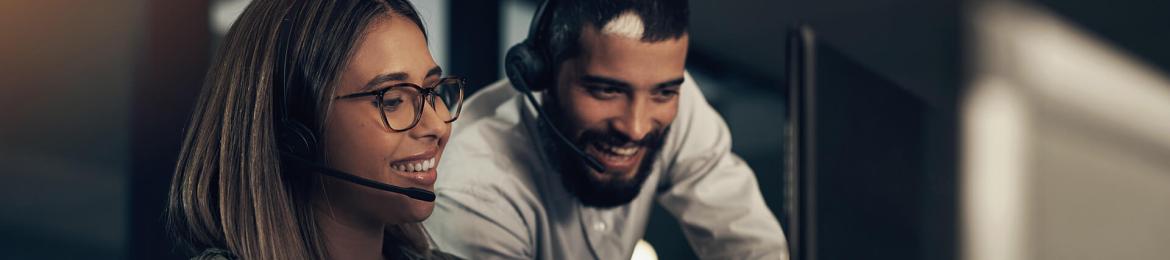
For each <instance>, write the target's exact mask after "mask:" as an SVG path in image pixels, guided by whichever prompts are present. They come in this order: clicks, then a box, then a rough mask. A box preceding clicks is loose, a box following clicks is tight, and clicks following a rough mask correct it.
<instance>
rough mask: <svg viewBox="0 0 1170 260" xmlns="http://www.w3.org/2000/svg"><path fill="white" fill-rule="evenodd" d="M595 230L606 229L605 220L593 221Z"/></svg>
mask: <svg viewBox="0 0 1170 260" xmlns="http://www.w3.org/2000/svg"><path fill="white" fill-rule="evenodd" d="M593 230H594V231H605V222H600V221H598V222H595V223H593Z"/></svg>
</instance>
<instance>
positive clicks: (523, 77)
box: [504, 0, 556, 91]
mask: <svg viewBox="0 0 1170 260" xmlns="http://www.w3.org/2000/svg"><path fill="white" fill-rule="evenodd" d="M555 2H556V1H555V0H548V1H544V2H543V3H541V4H540V7H539V8H537V9H536V14H535V16H533V18H532V23H531V24H529V26H528V38H526V39H524V41H521V42H520V43H517V44H516V45H513V46H512V48H508V53H507V54H505V55H504V71H505V74H507V75H508V80H509V81H511V82H512V86H513V87H517V86H518V85H520V84H516V83H517V82H521V84H525V85H527V87H528V88H529V89H531V90H542V89H544V88H545V87H548V86H550V85H552V84H554V83H555V82H554V81H553V78H554V77H553V74H554V72H553V71H550V70H552V68H551V67H552V65H553V64H552V62H553V61H552V57H551V55H552V54H551V53H550V52H551V49H550V48H549V47H550V46H547V45H548V44H549V43H550V42H549V33H551V32H550V31H549V30H548V28H547V27H548V26H550V25H549V24H551V23H552V16H553V14H552V12H553V11H552V10H554V8H555V6H554V5H555V4H556V3H555ZM517 89H518V90H521V91H524V90H522V89H519V88H517Z"/></svg>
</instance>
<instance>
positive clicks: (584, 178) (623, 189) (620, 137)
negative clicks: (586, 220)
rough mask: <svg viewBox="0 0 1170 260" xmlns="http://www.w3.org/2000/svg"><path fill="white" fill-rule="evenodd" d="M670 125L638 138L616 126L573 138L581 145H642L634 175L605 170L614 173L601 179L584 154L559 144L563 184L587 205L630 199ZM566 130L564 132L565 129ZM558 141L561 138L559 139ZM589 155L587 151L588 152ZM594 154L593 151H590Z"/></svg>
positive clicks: (607, 205)
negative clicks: (629, 136) (619, 130)
mask: <svg viewBox="0 0 1170 260" xmlns="http://www.w3.org/2000/svg"><path fill="white" fill-rule="evenodd" d="M669 131H670V128H669V127H665V128H661V129H655V130H654V131H651V132H650V133H648V134H647V135H646V137H645V138H642V140H639V141H631V140H630V139H629V138H628V137H626V135H624V134H622V133H620V132H618V131H615V130H613V129H606V130H603V131H597V130H590V129H587V130H585V131H584V132H582V133H581V134H580V135H579V136H577V137H576V138H574V139H573V140H572V141H573V143H574V145H576V146H577V147H578V148H579V149H582V150H584V149H586V147H587V146H591V145H598V144H608V145H615V146H618V145H628V144H631V143H633V145H635V146H636V147H638V148H639V149H642V153H643V155H642V158H641V160H640V161H639V164H638V167H637V169H636V170H635V172H634V173H633V176H630V177H628V178H627V177H626V176H625V175H628V174H629V173H628V172H605V173H600V174H602V175H608V176H613V178H608V179H607V180H602V179H599V178H598V177H597V176H596V174H594V173H593V169H592V168H590V167H589V166H588V165H586V164H585V161H584V160H582V158H581V156H580V155H579V154H577V153H576V152H574V151H573V150H572V149H571V148H568V147H563V146H564V144H560V145H558V146H560V147H557V148H558V149H555V151H556V154H557V158H558V160H559V162H560V163H558V165H560V172H561V184H562V185H564V187H565V189H566V190H568V191H569V192H570V193H572V194H573V195H574V196H575V197H577V199H578V200H579V201H580V202H581V203H582V204H585V205H586V206H590V207H599V208H612V207H616V206H621V205H625V204H627V203H629V202H630V201H632V200H633V199H634V198H635V197H637V196H638V194H639V193H641V191H642V184H644V183H645V182H646V179H647V178H648V177H649V176H650V172H651V170H652V169H653V165H654V160H655V159H656V158H657V157H658V153H659V150H661V148H662V144H663V143H664V142H665V140H666V139H665V138H664V137H665V136H666V134H667V133H668V132H669ZM562 133H564V132H562ZM558 143H559V142H558ZM587 155H588V154H587ZM589 156H592V155H589Z"/></svg>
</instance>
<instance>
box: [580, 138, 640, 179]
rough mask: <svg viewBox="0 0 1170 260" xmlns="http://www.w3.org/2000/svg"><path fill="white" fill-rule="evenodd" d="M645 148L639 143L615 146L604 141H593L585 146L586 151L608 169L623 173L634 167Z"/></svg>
mask: <svg viewBox="0 0 1170 260" xmlns="http://www.w3.org/2000/svg"><path fill="white" fill-rule="evenodd" d="M644 150H645V149H644V148H643V147H642V146H637V145H622V146H615V145H609V144H604V143H593V144H591V145H588V146H586V148H585V152H586V153H588V154H589V155H590V156H593V158H594V159H597V161H598V162H601V164H603V165H604V166H605V169H606V171H609V172H623V173H624V172H629V171H630V170H632V169H633V168H634V166H635V165H636V164H637V163H638V158H639V157H641V155H642V153H643V151H644Z"/></svg>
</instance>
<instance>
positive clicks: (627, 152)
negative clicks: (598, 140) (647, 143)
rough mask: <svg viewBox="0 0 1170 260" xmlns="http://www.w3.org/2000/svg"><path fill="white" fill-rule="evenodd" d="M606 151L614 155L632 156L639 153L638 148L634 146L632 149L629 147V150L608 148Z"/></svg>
mask: <svg viewBox="0 0 1170 260" xmlns="http://www.w3.org/2000/svg"><path fill="white" fill-rule="evenodd" d="M606 150H607V151H608V152H610V153H612V154H614V155H619V156H631V155H634V153H637V152H638V147H637V146H632V147H627V148H620V147H613V146H609V147H606Z"/></svg>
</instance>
